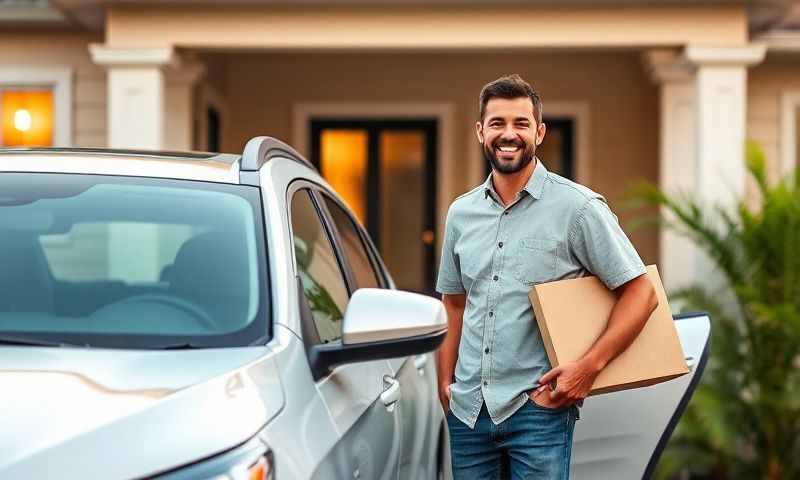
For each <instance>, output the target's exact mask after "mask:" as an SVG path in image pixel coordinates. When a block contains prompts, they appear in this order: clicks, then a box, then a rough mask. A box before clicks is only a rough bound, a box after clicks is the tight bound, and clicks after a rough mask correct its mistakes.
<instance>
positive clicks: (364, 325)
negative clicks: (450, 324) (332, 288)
mask: <svg viewBox="0 0 800 480" xmlns="http://www.w3.org/2000/svg"><path fill="white" fill-rule="evenodd" d="M342 322H343V325H342V341H341V342H336V343H326V344H320V345H314V346H312V347H311V348H310V349H309V354H310V355H309V359H310V361H311V369H312V372H313V374H314V378H315V379H318V378H321V377H322V376H324V375H326V374H327V373H328V372H329V371H330V369H331V368H333V367H335V366H336V365H341V364H345V363H352V362H365V361H369V360H381V359H386V358H396V357H405V356H409V355H419V354H423V353H428V352H431V351H433V350H436V349H437V348H438V347H439V345H441V343H442V342H443V341H444V337H445V336H446V335H447V314H446V313H445V310H444V305H443V304H442V302H440V301H439V300H437V299H435V298H432V297H428V296H425V295H420V294H417V293H411V292H403V291H399V290H388V289H379V288H361V289H359V290H356V292H355V293H353V296H352V297H351V298H350V302H349V303H348V304H347V311H346V312H345V314H344V319H343V320H342Z"/></svg>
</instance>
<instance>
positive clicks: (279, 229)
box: [0, 137, 709, 479]
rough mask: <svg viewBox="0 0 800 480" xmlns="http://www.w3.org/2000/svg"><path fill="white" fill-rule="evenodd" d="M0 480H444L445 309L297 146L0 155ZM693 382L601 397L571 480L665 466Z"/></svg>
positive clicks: (699, 323) (578, 442)
mask: <svg viewBox="0 0 800 480" xmlns="http://www.w3.org/2000/svg"><path fill="white" fill-rule="evenodd" d="M0 269H1V270H0V272H2V273H0V412H2V415H0V478H4V479H6V478H10V479H17V478H19V479H28V478H37V477H42V478H44V477H49V476H57V477H59V478H64V479H68V478H104V479H113V478H123V479H129V478H143V477H158V478H169V479H184V478H185V479H190V478H191V479H204V478H208V479H211V478H214V479H225V478H229V479H255V478H258V479H266V478H278V479H290V478H291V479H294V478H347V479H359V478H361V479H398V478H399V479H418V478H437V477H438V476H441V475H446V473H447V465H448V456H447V451H448V448H447V441H448V440H447V435H446V428H445V426H444V419H443V415H442V411H441V407H440V406H439V402H438V399H437V394H436V373H435V367H434V361H433V357H432V355H431V354H430V353H429V352H431V351H433V350H434V349H435V348H436V347H437V346H438V345H439V344H440V343H441V341H442V339H443V337H444V335H445V332H446V328H447V327H446V318H445V313H444V310H443V308H442V305H441V303H440V302H439V301H438V300H436V299H433V298H430V297H426V296H422V295H417V294H413V293H408V292H401V291H398V290H396V289H395V288H394V283H393V282H392V278H391V276H390V275H389V272H388V271H387V270H386V268H385V266H384V264H383V262H382V261H381V258H380V256H379V255H378V252H377V251H376V249H375V247H374V246H373V244H372V243H371V241H370V239H369V237H368V235H367V234H366V232H365V231H364V229H363V228H362V227H361V226H360V225H359V223H358V222H357V221H356V220H355V217H354V216H353V214H352V212H351V211H350V210H349V209H348V208H347V206H346V205H344V203H343V202H342V201H341V199H340V198H339V197H338V196H337V194H336V193H335V192H334V191H333V190H332V189H331V188H330V186H329V185H328V184H327V183H326V182H325V180H324V179H323V178H321V177H320V175H319V174H318V172H317V171H316V170H315V169H314V168H313V167H312V166H311V165H309V164H308V162H307V161H305V160H304V159H303V158H302V157H301V156H300V155H299V154H297V153H296V152H295V151H294V150H293V149H292V148H291V147H289V146H287V145H285V144H283V143H281V142H279V141H277V140H275V139H272V138H269V137H258V138H254V139H252V140H250V141H249V142H248V143H247V145H246V146H245V149H244V152H243V154H242V155H227V154H201V153H171V152H142V151H120V150H94V149H46V150H42V149H27V150H3V151H0ZM677 326H678V330H679V335H680V338H681V341H682V342H683V346H684V351H685V352H686V353H687V356H689V357H692V359H693V360H692V361H693V363H694V365H695V368H694V371H693V372H692V374H691V375H687V376H685V377H682V378H680V379H677V380H674V381H672V382H667V383H665V384H661V385H657V386H654V387H649V388H644V389H638V390H634V391H629V392H621V393H615V394H610V395H603V396H600V397H597V398H592V399H590V400H588V401H587V402H586V406H585V407H584V408H583V409H582V410H583V411H582V417H583V418H582V419H581V420H580V421H579V422H578V426H577V428H576V433H575V447H574V453H573V463H574V464H573V476H574V478H640V477H642V476H643V475H645V476H646V475H648V474H649V472H650V471H652V468H653V465H654V464H655V461H656V459H657V458H658V454H659V452H660V450H661V448H663V444H664V443H665V442H666V439H667V438H668V437H669V435H670V433H671V431H672V428H673V427H674V423H675V421H676V420H677V418H678V417H679V416H680V413H681V411H682V408H683V406H684V405H685V402H686V401H687V400H688V397H689V396H690V395H691V391H692V390H693V388H694V385H695V384H696V382H697V380H698V379H699V378H700V372H701V370H702V367H703V365H704V362H705V357H706V351H707V341H708V337H709V321H708V318H707V317H706V316H705V315H703V314H699V315H690V316H686V317H684V318H681V319H679V320H678V321H677Z"/></svg>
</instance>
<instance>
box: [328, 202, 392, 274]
mask: <svg viewBox="0 0 800 480" xmlns="http://www.w3.org/2000/svg"><path fill="white" fill-rule="evenodd" d="M323 198H324V199H325V204H326V205H327V206H328V211H329V212H330V214H331V217H333V221H334V223H336V229H337V230H338V231H339V235H340V236H341V239H342V246H343V248H344V250H345V255H347V261H348V262H349V263H350V268H351V269H352V270H353V275H354V276H355V280H356V288H380V281H379V278H380V277H379V276H378V275H377V273H376V272H375V269H374V268H373V266H372V262H371V261H370V258H369V254H367V250H366V248H365V247H364V242H363V241H362V240H361V236H360V235H359V234H358V230H357V227H356V225H355V223H354V220H353V219H352V217H350V215H349V214H348V213H347V212H346V211H345V210H344V209H343V208H342V207H340V206H339V204H338V203H336V202H335V201H333V200H332V199H331V198H330V197H328V196H327V195H323Z"/></svg>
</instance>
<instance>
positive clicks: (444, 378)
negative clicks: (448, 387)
mask: <svg viewBox="0 0 800 480" xmlns="http://www.w3.org/2000/svg"><path fill="white" fill-rule="evenodd" d="M459 297H464V295H445V296H444V297H443V298H442V301H443V303H444V307H445V311H446V312H447V336H446V337H445V339H444V342H442V345H441V346H440V347H439V351H438V357H437V362H436V363H437V375H438V380H439V384H440V385H441V384H442V383H444V382H446V383H448V384H450V383H452V382H453V375H454V373H455V370H456V362H457V361H458V345H459V343H460V342H461V326H462V324H463V321H464V306H465V301H464V299H463V298H459Z"/></svg>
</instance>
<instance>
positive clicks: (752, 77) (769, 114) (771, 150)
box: [747, 57, 800, 179]
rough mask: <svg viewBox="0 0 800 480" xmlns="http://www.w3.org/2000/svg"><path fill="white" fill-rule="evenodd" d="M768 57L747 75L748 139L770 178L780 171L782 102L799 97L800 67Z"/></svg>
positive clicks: (784, 60) (776, 175)
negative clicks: (763, 157) (763, 160)
mask: <svg viewBox="0 0 800 480" xmlns="http://www.w3.org/2000/svg"><path fill="white" fill-rule="evenodd" d="M792 60H793V61H790V60H789V59H781V58H780V57H778V58H775V57H769V58H768V59H767V61H766V62H765V63H763V64H761V65H758V66H756V67H754V68H752V69H750V71H749V72H748V82H747V89H748V99H747V137H748V138H749V139H751V140H754V141H756V142H758V143H759V144H760V145H761V147H762V148H763V149H764V153H765V154H766V156H767V162H768V165H769V174H770V178H772V179H776V178H778V177H779V173H780V171H781V155H782V151H781V140H782V138H781V128H782V125H781V98H782V96H783V95H784V93H788V92H794V93H800V63H797V62H796V60H794V59H792Z"/></svg>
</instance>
